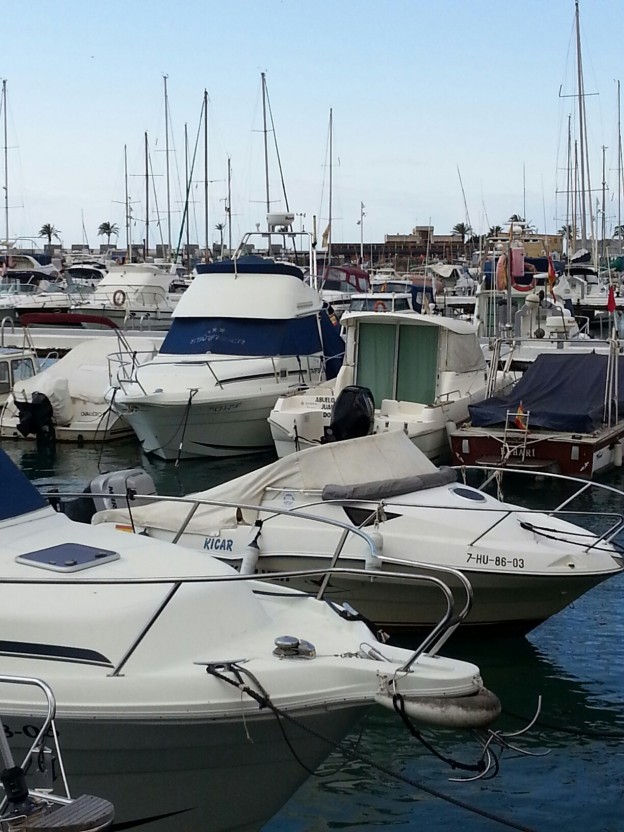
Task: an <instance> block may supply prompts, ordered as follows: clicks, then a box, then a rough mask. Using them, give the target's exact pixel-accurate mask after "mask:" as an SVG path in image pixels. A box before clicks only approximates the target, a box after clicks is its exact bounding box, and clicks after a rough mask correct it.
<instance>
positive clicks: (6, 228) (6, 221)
mask: <svg viewBox="0 0 624 832" xmlns="http://www.w3.org/2000/svg"><path fill="white" fill-rule="evenodd" d="M6 84H7V82H6V79H4V78H3V79H2V114H3V117H4V233H5V235H6V237H5V245H6V250H7V251H8V250H9V142H8V132H7V131H8V127H7V89H6Z"/></svg>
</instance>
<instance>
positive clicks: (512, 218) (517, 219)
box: [507, 214, 525, 222]
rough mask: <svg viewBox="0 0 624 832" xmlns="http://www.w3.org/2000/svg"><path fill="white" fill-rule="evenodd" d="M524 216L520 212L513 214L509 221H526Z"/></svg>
mask: <svg viewBox="0 0 624 832" xmlns="http://www.w3.org/2000/svg"><path fill="white" fill-rule="evenodd" d="M524 221H525V220H524V217H521V216H520V214H512V215H511V216H510V217H509V219H508V220H507V222H524Z"/></svg>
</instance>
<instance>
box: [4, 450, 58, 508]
mask: <svg viewBox="0 0 624 832" xmlns="http://www.w3.org/2000/svg"><path fill="white" fill-rule="evenodd" d="M46 505H47V503H46V501H45V500H44V499H43V497H42V496H41V494H40V493H39V492H38V491H37V489H36V488H35V486H34V485H32V483H31V482H30V480H28V479H27V477H26V476H25V475H24V474H22V472H21V471H20V470H19V468H18V467H17V465H16V464H15V463H14V462H12V460H11V459H9V457H8V456H7V455H6V453H5V451H3V450H2V449H0V520H8V519H9V517H18V516H19V515H20V514H27V513H28V512H29V511H36V510H37V509H39V508H44V507H45V506H46Z"/></svg>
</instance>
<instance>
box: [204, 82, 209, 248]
mask: <svg viewBox="0 0 624 832" xmlns="http://www.w3.org/2000/svg"><path fill="white" fill-rule="evenodd" d="M209 228H210V226H209V225H208V90H204V240H205V249H204V263H207V262H208V260H209V255H208V248H209V236H208V234H209Z"/></svg>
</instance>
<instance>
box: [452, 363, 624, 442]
mask: <svg viewBox="0 0 624 832" xmlns="http://www.w3.org/2000/svg"><path fill="white" fill-rule="evenodd" d="M607 361H608V356H606V355H596V354H595V353H579V354H577V355H569V354H568V355H566V354H555V355H546V354H542V355H540V356H538V357H537V358H536V360H535V361H534V362H533V363H532V364H531V365H530V366H529V367H528V369H527V370H526V372H525V373H524V374H523V375H522V377H521V378H520V380H519V381H518V383H517V384H516V385H515V387H514V389H513V391H512V392H511V393H510V394H508V395H507V396H493V397H492V398H490V399H486V400H485V401H483V402H479V404H472V405H470V406H469V408H468V410H469V411H470V419H471V422H472V424H473V425H474V426H475V427H486V426H490V427H492V426H496V425H500V426H504V425H505V420H506V418H507V411H508V410H509V411H513V412H515V411H517V410H518V408H519V406H520V404H521V403H522V410H523V411H525V413H526V412H529V413H530V415H529V430H530V429H531V428H546V429H548V430H560V431H566V432H570V433H592V432H593V431H594V430H597V429H598V428H600V426H601V425H602V421H603V413H604V398H605V384H606V374H607ZM618 390H619V408H620V412H621V413H623V414H624V410H623V408H624V365H622V364H620V366H619V368H618Z"/></svg>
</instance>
